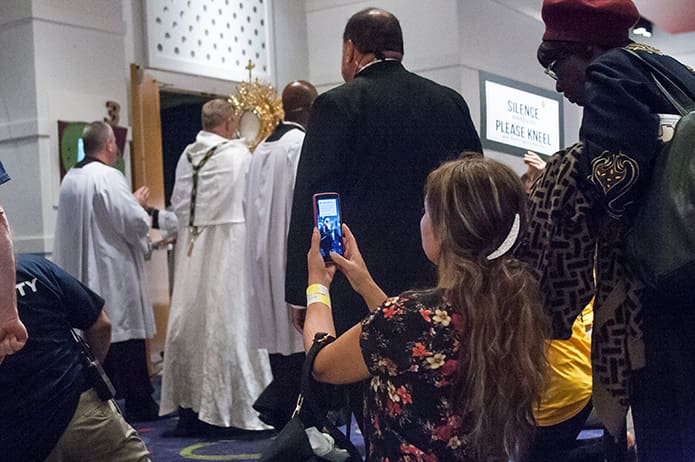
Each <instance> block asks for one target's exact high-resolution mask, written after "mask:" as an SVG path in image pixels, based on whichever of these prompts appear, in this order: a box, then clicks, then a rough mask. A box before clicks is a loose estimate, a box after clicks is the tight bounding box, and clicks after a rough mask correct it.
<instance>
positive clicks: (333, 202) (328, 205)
mask: <svg viewBox="0 0 695 462" xmlns="http://www.w3.org/2000/svg"><path fill="white" fill-rule="evenodd" d="M314 224H315V225H316V227H317V228H318V229H319V233H321V247H320V249H321V256H322V257H323V260H324V261H326V262H331V261H332V260H331V257H330V253H331V252H336V253H338V254H340V255H343V232H342V225H343V220H342V218H341V216H340V196H339V195H338V193H334V192H327V193H319V194H314Z"/></svg>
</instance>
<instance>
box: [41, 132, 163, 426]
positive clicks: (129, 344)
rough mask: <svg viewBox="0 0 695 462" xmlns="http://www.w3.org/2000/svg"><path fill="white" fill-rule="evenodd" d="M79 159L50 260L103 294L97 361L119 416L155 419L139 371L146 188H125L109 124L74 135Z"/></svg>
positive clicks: (147, 315) (144, 313)
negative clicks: (103, 339) (120, 405)
mask: <svg viewBox="0 0 695 462" xmlns="http://www.w3.org/2000/svg"><path fill="white" fill-rule="evenodd" d="M82 140H83V142H84V151H85V159H84V160H83V161H81V162H79V163H78V164H77V165H75V166H74V167H73V168H71V169H70V170H69V171H68V173H67V174H66V175H65V178H63V182H62V184H61V187H60V198H59V202H58V215H57V218H56V232H55V241H54V249H53V259H54V261H55V262H56V263H57V264H58V265H59V266H61V267H62V268H63V269H65V270H66V271H68V272H69V273H70V274H72V275H73V276H75V277H76V278H77V279H79V280H80V281H82V282H83V283H84V284H85V285H87V286H88V287H89V288H90V289H92V290H93V291H95V292H97V293H98V294H99V295H101V296H102V297H103V298H104V300H105V301H106V304H105V306H106V310H107V311H108V315H109V318H111V323H112V325H113V331H112V334H111V347H110V349H109V353H108V355H107V357H106V360H105V361H104V368H105V369H106V372H107V373H108V374H109V377H110V378H111V380H112V381H113V383H114V385H115V387H116V390H117V397H122V398H125V414H126V419H128V420H131V421H138V420H152V419H155V418H157V409H158V406H157V403H156V402H155V401H154V400H153V399H152V392H153V388H152V385H151V383H150V379H149V375H148V370H147V356H146V345H145V339H146V338H151V337H153V336H154V334H155V323H154V314H153V311H152V303H151V301H150V295H149V289H148V285H147V275H146V273H145V255H146V253H147V252H148V251H149V244H150V241H149V229H150V218H149V216H148V215H147V212H146V211H145V208H144V207H145V206H146V202H147V197H148V196H149V190H148V188H147V187H145V186H143V187H141V188H140V189H138V190H137V191H135V193H131V191H130V187H129V186H128V183H127V181H126V178H125V176H123V174H122V173H121V172H120V171H119V170H117V169H116V168H114V167H113V166H114V165H115V163H116V157H117V152H118V148H117V146H116V138H115V136H114V133H113V130H112V128H111V126H110V125H108V124H106V123H104V122H100V121H96V122H92V123H90V124H88V125H86V126H85V128H84V132H83V134H82Z"/></svg>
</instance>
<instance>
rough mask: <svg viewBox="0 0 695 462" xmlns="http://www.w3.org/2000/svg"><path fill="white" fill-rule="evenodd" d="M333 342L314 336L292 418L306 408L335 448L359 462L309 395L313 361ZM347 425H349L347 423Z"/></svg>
mask: <svg viewBox="0 0 695 462" xmlns="http://www.w3.org/2000/svg"><path fill="white" fill-rule="evenodd" d="M333 341H335V337H333V336H331V335H329V334H326V333H324V332H318V333H317V334H316V335H315V336H314V343H313V344H312V345H311V348H310V349H309V351H308V352H307V354H306V359H305V360H304V365H303V366H302V381H301V385H300V389H299V398H297V407H295V409H294V413H293V414H292V417H294V416H296V415H297V414H299V412H300V411H301V410H302V408H303V407H306V409H305V411H307V412H309V413H310V414H311V416H312V417H313V418H314V420H315V422H316V423H317V425H318V426H319V427H322V428H321V430H322V431H325V432H327V433H328V434H329V435H331V436H332V437H333V439H334V440H335V443H336V446H338V447H340V448H343V449H345V450H347V451H348V453H350V460H352V461H361V460H362V456H361V455H360V453H359V451H358V450H357V448H356V447H355V445H354V444H352V441H350V439H349V438H348V437H346V436H345V435H344V434H343V433H342V432H341V431H340V430H339V429H338V428H337V427H336V426H335V425H333V424H332V423H331V422H330V421H329V420H328V419H327V418H326V414H325V413H324V412H323V411H322V410H321V408H320V407H319V405H318V404H317V402H316V400H315V399H314V397H313V396H312V393H311V384H312V382H313V380H314V379H313V378H312V370H313V369H314V361H315V360H316V355H318V353H319V352H320V351H321V350H322V349H323V348H324V347H325V346H327V345H328V344H330V343H332V342H333ZM347 425H350V422H348V424H347Z"/></svg>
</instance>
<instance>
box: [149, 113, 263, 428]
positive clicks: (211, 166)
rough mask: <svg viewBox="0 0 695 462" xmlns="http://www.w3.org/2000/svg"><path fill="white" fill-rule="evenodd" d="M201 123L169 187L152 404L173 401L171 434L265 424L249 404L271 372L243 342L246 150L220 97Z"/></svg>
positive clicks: (165, 408) (168, 406)
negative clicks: (167, 304)
mask: <svg viewBox="0 0 695 462" xmlns="http://www.w3.org/2000/svg"><path fill="white" fill-rule="evenodd" d="M202 126H203V130H202V131H200V132H199V133H198V135H197V137H196V140H195V142H194V143H192V144H190V145H188V146H187V147H186V149H185V150H184V152H183V154H182V155H181V157H180V158H179V161H178V164H177V166H176V181H175V184H174V190H173V192H172V197H171V205H172V209H173V211H174V212H175V213H176V216H177V217H178V225H179V226H178V238H177V242H176V269H175V273H174V291H173V295H172V300H171V310H170V313H169V325H168V328H167V337H166V344H165V348H164V370H163V379H162V399H161V403H160V414H161V415H165V414H168V413H170V412H173V411H176V410H178V411H179V422H178V425H177V427H176V429H174V431H173V432H172V435H173V436H184V435H192V434H199V433H206V430H210V431H212V430H217V429H219V427H234V428H236V429H243V430H266V429H268V428H269V427H268V426H266V425H265V424H263V422H261V421H260V420H259V419H258V416H257V413H256V412H255V411H254V410H253V409H252V407H251V406H252V404H253V402H254V400H255V399H256V398H257V397H258V396H259V395H260V394H261V392H262V391H263V389H264V388H265V387H266V386H267V385H268V383H270V381H271V380H272V374H271V371H270V364H269V362H268V352H267V351H266V350H258V349H255V348H250V347H249V342H248V336H249V321H248V310H249V307H248V303H247V299H246V290H245V285H246V282H247V276H246V266H245V265H244V240H245V237H246V224H245V223H244V213H243V207H242V202H243V196H244V190H245V188H246V174H247V171H248V167H249V163H250V162H251V153H250V152H249V150H248V148H247V147H246V144H245V142H244V141H243V140H241V139H237V133H238V129H237V128H238V115H237V114H236V113H235V111H234V107H233V106H232V105H231V104H230V103H229V102H228V101H226V100H222V99H215V100H212V101H208V102H207V103H205V105H203V109H202Z"/></svg>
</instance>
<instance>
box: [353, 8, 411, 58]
mask: <svg viewBox="0 0 695 462" xmlns="http://www.w3.org/2000/svg"><path fill="white" fill-rule="evenodd" d="M348 40H350V41H352V43H354V45H355V47H356V48H357V50H358V51H359V52H360V53H362V54H368V53H374V55H375V56H376V57H377V58H378V59H384V58H394V59H400V58H402V57H403V31H402V30H401V24H400V23H399V22H398V18H396V17H395V16H394V15H393V14H391V13H389V12H388V11H386V10H382V9H380V8H365V9H364V10H361V11H359V12H357V13H355V14H354V15H352V17H351V18H350V19H349V20H348V22H347V24H346V25H345V31H344V32H343V42H347V41H348Z"/></svg>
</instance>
